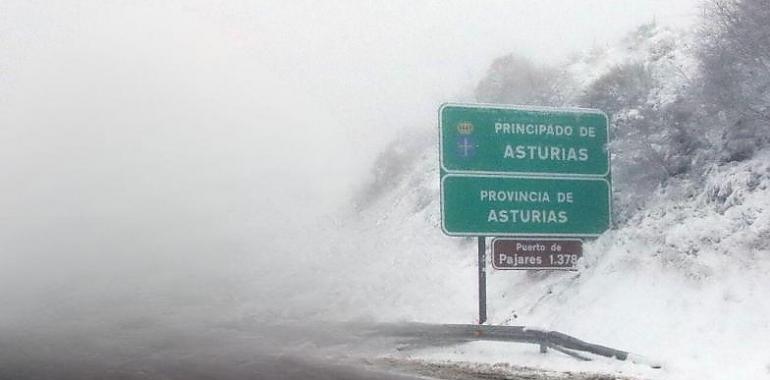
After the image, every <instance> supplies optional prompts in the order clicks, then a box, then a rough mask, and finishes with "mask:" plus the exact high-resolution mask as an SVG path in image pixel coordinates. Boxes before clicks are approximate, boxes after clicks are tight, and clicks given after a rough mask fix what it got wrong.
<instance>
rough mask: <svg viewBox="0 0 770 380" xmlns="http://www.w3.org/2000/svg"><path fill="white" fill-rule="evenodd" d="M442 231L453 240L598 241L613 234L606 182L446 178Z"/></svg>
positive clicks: (608, 191) (453, 176)
mask: <svg viewBox="0 0 770 380" xmlns="http://www.w3.org/2000/svg"><path fill="white" fill-rule="evenodd" d="M441 209H442V210H441V213H442V228H443V230H444V232H445V233H446V234H448V235H455V236H477V235H496V236H575V237H580V236H597V235H599V234H601V233H602V232H604V231H605V230H607V228H609V221H610V184H609V182H608V181H607V180H606V179H604V178H566V179H565V178H553V177H513V176H478V175H468V174H446V175H444V176H443V177H442V179H441Z"/></svg>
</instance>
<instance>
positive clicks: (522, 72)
mask: <svg viewBox="0 0 770 380" xmlns="http://www.w3.org/2000/svg"><path fill="white" fill-rule="evenodd" d="M569 85H570V80H569V78H568V76H567V74H566V73H565V72H559V71H557V70H555V69H553V68H550V67H546V66H536V65H535V64H533V63H532V62H530V61H529V60H528V59H526V58H523V57H520V56H517V55H514V54H509V55H506V56H503V57H500V58H497V59H496V60H495V61H494V62H492V65H491V66H490V67H489V70H488V71H487V74H486V76H485V77H484V79H482V80H481V82H479V84H478V86H477V87H476V94H475V95H476V100H478V101H480V102H483V103H507V104H522V105H561V104H562V103H563V96H562V94H563V93H564V92H565V91H564V90H563V88H564V87H566V86H569Z"/></svg>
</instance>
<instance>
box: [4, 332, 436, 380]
mask: <svg viewBox="0 0 770 380" xmlns="http://www.w3.org/2000/svg"><path fill="white" fill-rule="evenodd" d="M360 332H361V330H359V329H357V328H347V327H345V326H344V325H331V324H326V325H313V326H310V325H298V324H295V325H282V326H279V325H274V326H269V327H268V326H264V325H263V324H259V323H235V324H229V325H222V324H219V325H216V324H214V325H212V324H205V323H204V324H187V325H180V324H179V323H174V324H160V323H157V322H153V321H135V322H132V323H128V324H124V325H119V326H113V325H111V326H93V325H86V326H77V325H68V326H66V328H65V327H63V326H51V327H50V328H46V326H37V327H35V328H26V329H23V330H10V331H9V330H6V331H3V332H2V334H0V379H2V380H5V379H9V380H11V379H13V380H25V379H62V380H69V379H77V380H90V379H94V380H96V379H100V380H103V379H125V380H129V379H131V380H134V379H136V380H139V379H141V380H170V379H184V380H197V379H222V380H229V379H264V380H271V379H285V380H294V379H297V380H299V379H302V380H309V379H319V380H325V379H329V380H354V379H374V380H385V379H393V380H411V379H418V378H422V379H424V378H425V377H416V376H408V375H401V374H396V373H393V372H392V371H388V370H387V369H383V368H382V367H374V366H371V365H367V364H366V363H365V362H364V361H363V360H362V359H361V355H360V354H362V353H363V354H364V355H365V353H366V352H367V351H368V352H370V353H373V354H375V353H377V352H384V351H385V350H392V344H393V343H392V341H387V339H385V340H379V339H376V338H375V339H372V338H371V337H365V336H363V335H360V334H359V333H360Z"/></svg>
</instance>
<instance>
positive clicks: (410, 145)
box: [355, 130, 436, 210]
mask: <svg viewBox="0 0 770 380" xmlns="http://www.w3.org/2000/svg"><path fill="white" fill-rule="evenodd" d="M433 132H434V131H431V130H415V131H408V132H405V133H403V134H401V137H400V138H398V139H396V140H393V141H392V142H390V143H389V144H388V146H387V147H386V148H385V150H383V151H382V152H380V154H379V155H378V156H377V158H376V159H375V161H374V165H373V167H372V171H371V176H370V178H369V181H368V183H366V184H365V185H364V187H363V188H362V189H361V190H360V191H359V192H358V194H357V196H356V200H355V208H356V209H357V210H362V209H364V208H366V207H368V206H370V205H371V204H372V203H374V202H376V201H377V200H378V199H379V198H380V197H381V196H382V195H383V194H386V193H387V192H389V191H392V190H394V189H395V187H396V186H397V185H398V184H399V183H401V181H403V180H404V178H405V177H406V176H407V174H409V173H410V171H411V170H413V169H414V166H413V165H414V162H415V161H416V159H417V157H418V156H419V155H420V154H422V153H423V152H424V151H425V150H426V149H428V147H429V146H432V145H433V144H434V143H435V142H436V141H435V134H434V133H433Z"/></svg>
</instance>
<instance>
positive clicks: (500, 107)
mask: <svg viewBox="0 0 770 380" xmlns="http://www.w3.org/2000/svg"><path fill="white" fill-rule="evenodd" d="M446 107H465V108H481V109H489V108H492V109H498V110H519V111H535V112H561V113H575V114H580V113H583V114H587V113H590V114H600V115H603V116H604V120H605V123H604V127H605V129H606V130H605V137H606V141H605V142H604V146H605V149H604V151H605V154H606V156H607V167H606V171H605V172H604V173H594V174H580V173H563V172H514V171H483V170H482V171H480V170H462V169H460V170H456V169H448V168H447V167H446V166H444V125H443V121H444V120H443V117H442V114H443V111H444V108H446ZM438 127H439V128H438V130H439V139H438V144H439V166H440V169H441V171H443V172H446V173H453V174H455V173H464V174H478V175H512V176H558V177H573V178H597V177H608V176H609V175H610V165H611V163H610V152H609V140H610V131H609V117H608V116H607V114H606V113H605V112H604V111H602V110H599V109H595V108H578V107H564V108H561V107H542V106H517V105H504V104H487V103H473V104H471V103H453V102H447V103H443V104H442V105H441V106H440V107H439V109H438Z"/></svg>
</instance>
